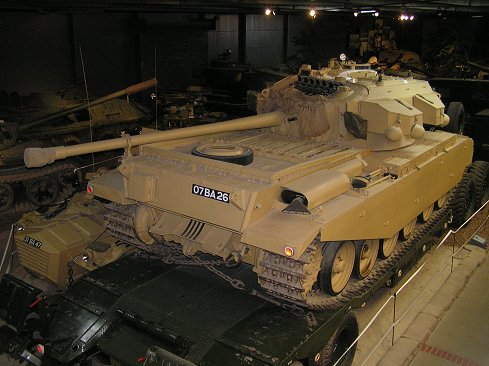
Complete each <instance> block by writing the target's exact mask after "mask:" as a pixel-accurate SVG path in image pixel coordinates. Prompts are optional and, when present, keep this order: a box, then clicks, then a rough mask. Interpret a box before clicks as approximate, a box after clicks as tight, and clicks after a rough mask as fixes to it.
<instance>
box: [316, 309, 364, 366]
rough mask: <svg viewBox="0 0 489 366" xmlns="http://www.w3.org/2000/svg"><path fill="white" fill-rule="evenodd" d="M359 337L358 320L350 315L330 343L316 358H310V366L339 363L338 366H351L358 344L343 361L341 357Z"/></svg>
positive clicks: (344, 319) (342, 322)
mask: <svg viewBox="0 0 489 366" xmlns="http://www.w3.org/2000/svg"><path fill="white" fill-rule="evenodd" d="M357 337H358V322H357V319H356V318H355V317H354V316H353V315H352V314H351V313H348V314H347V315H346V316H345V317H344V318H343V320H342V321H341V323H340V325H339V326H338V328H337V329H336V330H335V332H334V333H333V335H332V336H331V338H330V339H329V340H328V343H326V345H325V346H324V348H323V349H322V350H321V351H320V352H319V353H318V354H317V355H316V356H315V357H311V358H309V362H308V365H309V366H333V365H335V364H336V363H337V362H338V366H350V365H351V364H352V362H353V357H354V356H355V351H356V349H357V344H356V343H355V345H353V347H352V348H350V350H349V351H348V353H347V354H346V355H345V357H343V358H342V359H341V360H340V358H341V356H343V353H345V352H346V350H347V349H348V347H350V345H351V344H352V343H353V342H354V341H355V339H357Z"/></svg>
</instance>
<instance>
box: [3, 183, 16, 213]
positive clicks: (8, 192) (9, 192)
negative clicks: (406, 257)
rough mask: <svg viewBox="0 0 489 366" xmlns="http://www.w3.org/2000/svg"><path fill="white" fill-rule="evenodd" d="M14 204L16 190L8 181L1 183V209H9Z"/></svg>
mask: <svg viewBox="0 0 489 366" xmlns="http://www.w3.org/2000/svg"><path fill="white" fill-rule="evenodd" d="M13 204H14V190H13V189H12V187H10V186H9V185H8V184H6V183H0V211H5V210H8V209H9V208H10V207H12V205H13Z"/></svg>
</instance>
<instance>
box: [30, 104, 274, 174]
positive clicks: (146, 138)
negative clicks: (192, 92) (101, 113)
mask: <svg viewBox="0 0 489 366" xmlns="http://www.w3.org/2000/svg"><path fill="white" fill-rule="evenodd" d="M281 121H282V114H281V113H280V112H272V113H265V114H260V115H257V116H250V117H244V118H238V119H234V120H230V121H224V122H217V123H212V124H208V125H202V126H193V127H186V128H180V129H175V130H167V131H159V132H154V133H148V134H143V135H138V136H129V135H125V136H123V137H120V138H116V139H111V140H105V141H96V142H88V143H85V144H79V145H70V146H57V147H48V148H40V147H35V148H28V149H26V150H25V151H24V163H25V165H26V167H28V168H34V167H41V166H44V165H46V164H51V163H53V162H54V161H56V160H60V159H65V158H68V157H70V156H77V155H83V154H88V153H95V152H100V151H107V150H115V149H120V148H125V147H132V146H139V145H144V144H151V143H155V142H162V141H169V140H176V139H182V138H187V137H196V136H203V135H210V134H214V133H221V132H232V131H242V130H251V129H255V128H265V127H275V126H278V125H279V124H280V122H281Z"/></svg>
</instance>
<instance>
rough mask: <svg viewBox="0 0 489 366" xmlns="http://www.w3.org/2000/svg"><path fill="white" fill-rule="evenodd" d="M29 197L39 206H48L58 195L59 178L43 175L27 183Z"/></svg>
mask: <svg viewBox="0 0 489 366" xmlns="http://www.w3.org/2000/svg"><path fill="white" fill-rule="evenodd" d="M25 192H26V195H27V199H28V200H29V201H31V202H32V203H34V204H35V205H37V206H47V205H50V204H51V203H53V202H54V200H55V199H56V197H57V196H58V182H57V178H56V179H54V178H51V177H43V178H39V179H35V180H32V181H30V182H29V183H27V186H26V187H25Z"/></svg>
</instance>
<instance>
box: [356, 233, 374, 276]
mask: <svg viewBox="0 0 489 366" xmlns="http://www.w3.org/2000/svg"><path fill="white" fill-rule="evenodd" d="M354 243H355V267H354V271H355V275H356V276H357V277H358V278H359V279H364V278H365V277H367V276H368V275H369V273H370V272H371V271H372V268H374V265H375V260H376V259H377V255H378V254H379V240H378V239H375V240H356V241H354Z"/></svg>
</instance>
